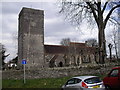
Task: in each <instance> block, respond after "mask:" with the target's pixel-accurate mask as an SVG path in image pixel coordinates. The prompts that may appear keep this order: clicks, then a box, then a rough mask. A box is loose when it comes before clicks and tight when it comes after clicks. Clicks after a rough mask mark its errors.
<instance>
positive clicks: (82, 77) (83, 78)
mask: <svg viewBox="0 0 120 90" xmlns="http://www.w3.org/2000/svg"><path fill="white" fill-rule="evenodd" d="M93 77H98V76H76V77H73V78H78V79H81V80H85V79H88V78H93Z"/></svg>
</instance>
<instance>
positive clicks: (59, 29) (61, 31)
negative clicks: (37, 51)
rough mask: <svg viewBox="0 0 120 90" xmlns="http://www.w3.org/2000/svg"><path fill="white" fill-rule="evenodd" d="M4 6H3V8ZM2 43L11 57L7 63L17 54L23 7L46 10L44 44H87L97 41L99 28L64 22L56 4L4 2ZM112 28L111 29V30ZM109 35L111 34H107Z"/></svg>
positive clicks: (0, 41) (1, 14)
mask: <svg viewBox="0 0 120 90" xmlns="http://www.w3.org/2000/svg"><path fill="white" fill-rule="evenodd" d="M1 5H2V6H1ZM0 7H2V12H0V21H2V22H0V23H2V24H0V25H2V32H0V36H2V38H0V43H2V44H4V45H5V47H6V49H7V53H10V56H9V57H8V58H7V61H8V60H10V59H12V58H14V57H15V56H16V53H17V34H18V15H19V13H20V11H21V9H22V8H23V7H28V8H34V9H40V10H44V19H45V20H44V21H45V22H44V30H45V31H44V43H45V44H50V45H55V44H60V41H61V39H63V38H70V39H71V40H72V41H77V42H85V40H87V39H89V38H96V39H97V34H98V32H97V30H96V29H97V28H96V29H94V30H88V28H87V27H86V23H83V24H82V26H81V30H82V31H79V30H76V28H75V27H74V26H73V25H71V24H70V23H69V22H67V21H65V20H64V15H60V14H59V13H58V11H59V8H58V5H57V3H55V2H3V3H2V4H0ZM110 28H111V27H109V29H110ZM106 33H109V32H106Z"/></svg>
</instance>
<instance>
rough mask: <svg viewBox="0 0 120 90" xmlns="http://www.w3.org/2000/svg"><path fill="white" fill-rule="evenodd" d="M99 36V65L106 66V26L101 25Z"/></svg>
mask: <svg viewBox="0 0 120 90" xmlns="http://www.w3.org/2000/svg"><path fill="white" fill-rule="evenodd" d="M98 29H99V35H98V41H99V63H101V64H104V63H105V58H106V42H105V33H104V29H105V28H104V24H102V23H101V25H100V24H99V27H98Z"/></svg>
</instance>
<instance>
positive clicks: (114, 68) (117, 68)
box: [112, 67, 120, 69]
mask: <svg viewBox="0 0 120 90" xmlns="http://www.w3.org/2000/svg"><path fill="white" fill-rule="evenodd" d="M112 69H120V67H114V68H112Z"/></svg>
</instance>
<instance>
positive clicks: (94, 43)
mask: <svg viewBox="0 0 120 90" xmlns="http://www.w3.org/2000/svg"><path fill="white" fill-rule="evenodd" d="M85 42H86V44H87V45H88V46H90V47H97V44H98V43H97V40H96V39H94V38H91V39H88V40H86V41H85Z"/></svg>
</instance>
